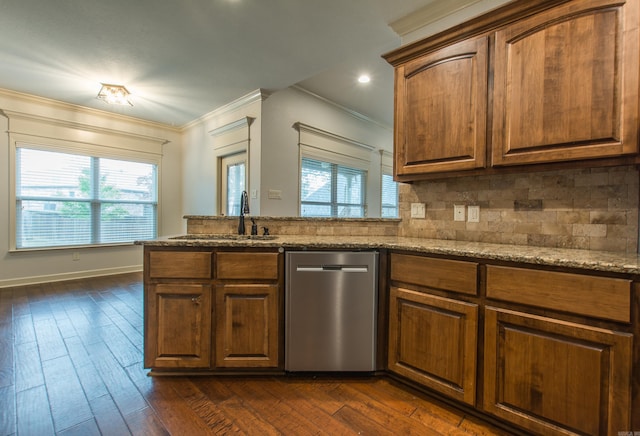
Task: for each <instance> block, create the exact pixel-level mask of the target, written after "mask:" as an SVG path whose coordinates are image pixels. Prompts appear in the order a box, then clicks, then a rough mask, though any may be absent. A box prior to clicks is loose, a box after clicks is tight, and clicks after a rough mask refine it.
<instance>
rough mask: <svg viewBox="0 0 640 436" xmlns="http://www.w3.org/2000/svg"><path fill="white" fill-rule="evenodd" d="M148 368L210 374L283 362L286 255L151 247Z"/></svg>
mask: <svg viewBox="0 0 640 436" xmlns="http://www.w3.org/2000/svg"><path fill="white" fill-rule="evenodd" d="M144 259H145V276H144V289H145V291H144V295H145V297H144V298H145V309H144V310H145V334H144V337H145V343H144V367H145V368H151V369H152V370H153V372H154V373H155V374H160V373H162V372H164V373H165V374H168V373H171V372H173V373H178V372H185V373H186V372H189V373H211V372H215V371H217V370H220V372H225V371H227V370H228V369H229V368H237V369H240V368H242V369H252V368H254V369H256V370H260V369H269V370H273V369H275V368H281V364H282V360H283V359H282V355H283V354H284V353H283V351H282V350H281V344H280V342H281V335H282V328H281V325H282V324H283V321H282V319H281V317H282V313H283V310H282V304H283V301H284V298H283V296H282V295H281V292H282V289H283V286H282V280H283V277H284V264H283V255H282V253H280V252H279V251H278V250H277V249H276V250H271V249H270V250H264V249H255V250H254V249H229V248H225V249H221V248H205V247H197V248H191V247H171V248H166V247H153V248H152V247H145V257H144Z"/></svg>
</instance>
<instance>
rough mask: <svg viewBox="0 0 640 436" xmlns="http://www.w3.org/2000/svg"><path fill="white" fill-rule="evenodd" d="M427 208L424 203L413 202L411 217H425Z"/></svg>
mask: <svg viewBox="0 0 640 436" xmlns="http://www.w3.org/2000/svg"><path fill="white" fill-rule="evenodd" d="M426 209H427V208H426V205H425V204H424V203H411V218H424V217H425V216H426Z"/></svg>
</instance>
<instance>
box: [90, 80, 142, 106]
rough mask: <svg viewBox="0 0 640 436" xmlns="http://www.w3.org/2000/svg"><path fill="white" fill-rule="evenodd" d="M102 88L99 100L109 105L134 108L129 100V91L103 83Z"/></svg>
mask: <svg viewBox="0 0 640 436" xmlns="http://www.w3.org/2000/svg"><path fill="white" fill-rule="evenodd" d="M101 85H102V88H100V91H99V92H98V98H99V99H100V100H102V101H104V102H105V103H108V104H120V105H125V106H126V105H129V106H133V103H131V101H130V100H129V95H131V94H130V93H129V91H128V90H127V88H125V87H124V86H122V85H109V84H107V83H101Z"/></svg>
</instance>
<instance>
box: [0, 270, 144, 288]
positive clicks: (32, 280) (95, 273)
mask: <svg viewBox="0 0 640 436" xmlns="http://www.w3.org/2000/svg"><path fill="white" fill-rule="evenodd" d="M139 271H142V265H132V266H124V267H117V268H102V269H94V270H87V271H74V272H70V273H61V274H49V275H43V276H32V277H20V278H18V279H7V280H0V289H1V288H8V287H11V286H24V285H37V284H39V283H51V282H62V281H65V280H75V279H86V278H89V277H100V276H111V275H115V274H126V273H132V272H139Z"/></svg>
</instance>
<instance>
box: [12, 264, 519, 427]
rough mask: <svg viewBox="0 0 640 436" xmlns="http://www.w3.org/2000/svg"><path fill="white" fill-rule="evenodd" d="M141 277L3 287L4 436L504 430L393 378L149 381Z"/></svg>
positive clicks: (167, 379) (210, 378) (220, 378)
mask: <svg viewBox="0 0 640 436" xmlns="http://www.w3.org/2000/svg"><path fill="white" fill-rule="evenodd" d="M142 307H143V304H142V276H141V274H139V273H135V274H124V275H118V276H109V277H101V278H94V279H85V280H74V281H69V282H58V283H47V284H42V285H33V286H22V287H14V288H5V289H0V436H5V435H14V434H16V435H37V436H42V435H51V434H59V435H83V436H85V435H98V434H103V435H127V434H136V435H201V434H228V433H237V434H248V435H277V434H284V435H306V434H316V435H317V434H330V435H342V434H373V435H385V434H389V435H392V434H393V435H398V434H403V435H404V434H407V435H408V434H419V435H430V434H434V435H439V434H455V435H491V434H503V435H504V434H507V433H505V432H503V431H501V430H499V429H497V428H495V427H492V426H491V425H489V424H487V423H484V422H482V421H480V420H478V419H476V418H474V417H471V416H467V415H465V414H464V413H462V412H460V411H458V410H456V409H454V408H452V407H449V406H447V405H445V404H443V403H440V402H438V401H435V400H432V399H430V398H429V397H428V396H426V395H423V394H421V393H419V392H417V391H412V390H410V389H407V388H406V387H404V386H401V385H400V384H398V383H397V382H396V381H394V380H392V379H390V378H387V377H375V378H374V377H366V378H340V377H316V378H314V377H286V376H282V377H274V376H261V377H231V376H227V377H149V376H147V371H146V370H145V369H144V368H143V367H142V349H143V342H142V341H143V339H142V332H143V321H142Z"/></svg>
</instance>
